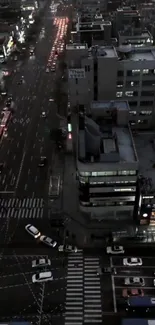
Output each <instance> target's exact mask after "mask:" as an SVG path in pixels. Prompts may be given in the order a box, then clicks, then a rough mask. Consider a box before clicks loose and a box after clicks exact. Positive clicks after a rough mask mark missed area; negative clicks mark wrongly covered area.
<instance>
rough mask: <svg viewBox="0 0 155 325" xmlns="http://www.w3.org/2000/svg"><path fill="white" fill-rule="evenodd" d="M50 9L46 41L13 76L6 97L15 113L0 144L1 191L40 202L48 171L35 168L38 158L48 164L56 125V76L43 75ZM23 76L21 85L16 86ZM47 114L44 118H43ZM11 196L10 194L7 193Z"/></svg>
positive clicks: (51, 30)
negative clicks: (54, 86) (8, 94)
mask: <svg viewBox="0 0 155 325" xmlns="http://www.w3.org/2000/svg"><path fill="white" fill-rule="evenodd" d="M52 15H53V14H52V13H51V15H50V14H49V8H48V10H47V11H46V14H45V18H44V19H43V26H41V28H43V29H44V30H45V37H44V38H40V37H39V38H38V41H37V43H36V48H35V54H34V57H33V56H31V57H29V58H28V59H27V60H26V61H25V62H24V63H23V64H22V65H21V67H20V69H19V71H18V72H16V74H15V76H14V78H13V83H12V85H11V87H10V88H11V89H9V93H11V95H12V96H13V100H14V101H15V107H16V111H15V114H14V116H13V118H12V121H11V122H10V124H9V128H8V137H7V138H5V139H3V141H2V143H1V161H2V162H3V163H4V169H3V174H2V175H1V188H0V191H1V193H2V192H5V193H6V194H7V193H9V192H12V194H14V193H15V195H16V197H22V198H25V197H32V198H34V197H36V198H43V197H44V195H45V190H46V188H47V171H48V168H47V167H45V168H38V163H39V160H40V156H46V157H47V161H48V162H49V163H50V161H51V157H52V153H53V150H54V149H53V148H52V143H51V139H50V129H52V127H53V126H54V127H55V125H56V123H57V117H56V106H55V104H54V103H53V102H51V101H49V99H51V98H52V91H53V85H54V80H55V73H53V72H49V73H47V72H46V65H47V60H48V56H49V54H50V51H51V48H52V45H53V42H54V40H55V37H56V33H57V26H54V25H53V17H52ZM22 76H23V78H24V79H23V83H22V84H20V85H18V82H19V81H20V80H21V77H22ZM42 112H45V113H46V118H43V117H42ZM10 194H11V193H10Z"/></svg>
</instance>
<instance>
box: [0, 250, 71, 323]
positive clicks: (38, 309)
mask: <svg viewBox="0 0 155 325" xmlns="http://www.w3.org/2000/svg"><path fill="white" fill-rule="evenodd" d="M47 257H48V256H47V255H46V256H45V255H43V256H42V255H16V254H14V255H7V256H5V255H4V256H3V259H2V260H1V275H0V292H1V295H3V301H2V300H1V307H0V320H7V319H9V318H12V317H15V316H16V317H18V318H19V319H21V318H26V319H27V320H33V321H34V322H36V323H37V322H39V320H40V318H41V317H42V315H43V314H45V321H46V318H48V314H51V316H50V317H57V318H58V317H59V318H60V320H61V317H62V315H63V313H64V300H65V282H66V270H65V268H64V267H62V264H61V263H60V260H61V258H59V259H58V258H57V259H55V258H50V260H51V266H49V267H43V268H41V270H42V271H47V270H48V271H51V272H52V275H53V281H50V282H48V284H43V283H40V284H38V283H37V284H36V283H32V276H33V274H37V273H38V271H39V270H38V268H37V269H36V268H32V261H34V260H36V259H40V258H47ZM23 292H24V294H23ZM15 297H16V299H15ZM8 305H9V310H8Z"/></svg>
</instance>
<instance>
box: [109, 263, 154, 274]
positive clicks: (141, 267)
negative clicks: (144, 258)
mask: <svg viewBox="0 0 155 325" xmlns="http://www.w3.org/2000/svg"><path fill="white" fill-rule="evenodd" d="M114 267H116V268H121V269H126V268H131V272H133V271H134V269H135V268H138V269H139V266H126V265H116V264H114ZM146 268H147V269H150V268H151V269H152V268H155V266H153V265H141V266H140V269H146ZM137 271H140V270H137Z"/></svg>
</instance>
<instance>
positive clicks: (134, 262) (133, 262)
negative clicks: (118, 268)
mask: <svg viewBox="0 0 155 325" xmlns="http://www.w3.org/2000/svg"><path fill="white" fill-rule="evenodd" d="M142 264H143V262H142V259H141V258H140V257H128V258H123V265H124V266H141V265H142Z"/></svg>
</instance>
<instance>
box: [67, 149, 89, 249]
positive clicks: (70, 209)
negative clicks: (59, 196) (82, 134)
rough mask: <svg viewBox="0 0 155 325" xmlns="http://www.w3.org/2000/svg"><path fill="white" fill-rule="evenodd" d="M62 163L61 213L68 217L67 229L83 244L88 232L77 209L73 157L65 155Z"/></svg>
mask: <svg viewBox="0 0 155 325" xmlns="http://www.w3.org/2000/svg"><path fill="white" fill-rule="evenodd" d="M64 165H65V166H64V179H63V213H64V215H66V216H68V217H69V219H70V222H69V223H68V225H67V230H68V231H69V232H70V233H71V234H73V235H76V242H77V244H79V245H80V246H81V245H85V243H86V237H87V235H88V234H87V225H86V222H85V219H84V218H83V217H82V215H81V213H80V211H79V204H78V189H77V183H76V169H75V163H74V157H73V156H72V155H71V156H70V155H68V156H67V155H66V157H65V161H64Z"/></svg>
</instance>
